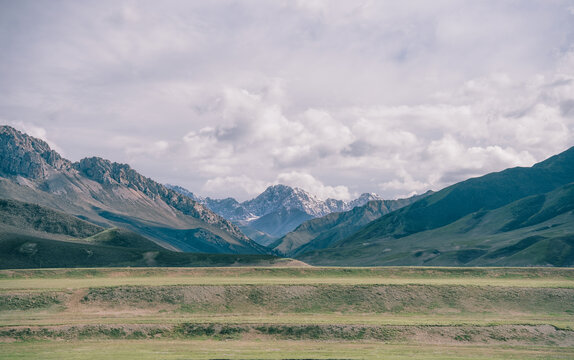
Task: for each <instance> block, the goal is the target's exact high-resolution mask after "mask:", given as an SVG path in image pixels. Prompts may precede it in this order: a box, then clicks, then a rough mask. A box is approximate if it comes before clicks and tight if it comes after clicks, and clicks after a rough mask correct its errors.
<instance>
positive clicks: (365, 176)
mask: <svg viewBox="0 0 574 360" xmlns="http://www.w3.org/2000/svg"><path fill="white" fill-rule="evenodd" d="M0 48H1V49H2V50H1V51H0V94H2V95H1V96H0V124H7V125H11V126H14V127H16V128H17V129H19V130H21V131H25V132H27V133H28V134H30V135H33V136H36V137H40V138H42V139H44V140H46V141H47V142H48V143H49V144H50V145H51V146H52V147H53V148H54V149H55V150H56V151H58V152H60V153H61V154H62V155H63V156H64V157H66V158H68V159H70V160H72V161H78V160H80V159H81V158H84V157H87V156H100V157H103V158H106V159H109V160H111V161H115V162H120V163H128V164H130V165H131V166H132V167H133V168H134V169H136V170H137V171H139V172H140V173H142V174H143V175H145V176H148V177H151V178H152V179H154V180H156V181H159V182H161V183H171V184H176V185H180V186H183V187H185V188H187V189H189V190H190V191H192V192H194V193H196V194H199V195H202V196H210V197H214V198H224V197H228V196H231V197H235V198H237V199H238V200H246V199H250V198H252V197H254V196H256V195H257V194H259V193H261V192H262V191H263V190H264V189H265V188H266V187H267V186H269V185H272V184H278V183H282V184H286V185H291V186H297V187H300V188H303V189H305V190H307V191H309V192H311V193H313V194H315V195H317V196H318V197H320V198H328V197H332V198H338V199H343V200H349V199H352V198H355V197H357V196H358V195H359V194H361V193H364V192H374V193H377V194H379V195H381V196H383V197H384V198H388V199H393V198H397V197H404V196H409V195H411V194H415V193H423V192H425V191H427V190H429V189H432V190H440V189H441V188H443V187H445V186H448V185H451V184H453V183H456V182H459V181H462V180H465V179H467V178H470V177H475V176H480V175H483V174H486V173H489V172H493V171H500V170H502V169H505V168H508V167H514V166H531V165H532V164H534V163H536V162H538V161H541V160H544V159H545V158H547V157H549V156H551V155H554V154H557V153H559V152H562V151H564V150H566V149H567V148H569V147H571V146H574V0H572V1H566V0H564V1H561V0H539V1H531V0H521V1H515V0H491V1H489V0H485V1H442V0H433V1H414V0H409V1H398V0H397V1H385V0H372V1H371V0H365V1H361V0H348V1H338V0H329V1H327V0H325V1H323V0H309V1H303V0H301V1H296V0H292V1H282V0H277V1H268V0H253V1H249V0H245V1H224V0H215V1H203V0H197V1H195V0H181V1H177V0H162V1H157V0H139V1H129V0H112V1H109V0H84V1H76V0H65V1H64V0H51V1H49V2H48V1H41V0H34V1H31V0H0Z"/></svg>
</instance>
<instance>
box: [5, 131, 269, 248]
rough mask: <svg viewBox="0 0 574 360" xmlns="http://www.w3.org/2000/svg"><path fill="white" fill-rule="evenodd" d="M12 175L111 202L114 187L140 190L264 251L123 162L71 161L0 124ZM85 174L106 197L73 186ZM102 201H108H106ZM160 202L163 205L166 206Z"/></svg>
mask: <svg viewBox="0 0 574 360" xmlns="http://www.w3.org/2000/svg"><path fill="white" fill-rule="evenodd" d="M61 175H64V176H61ZM12 176H19V177H21V178H25V179H27V180H31V183H33V184H36V185H37V186H38V189H39V190H41V191H44V190H45V189H51V188H52V187H53V186H54V184H60V185H61V184H67V185H70V184H71V185H70V187H72V188H73V189H74V190H73V191H80V192H82V191H83V193H82V194H83V195H86V196H88V197H92V198H94V199H97V201H100V200H101V199H106V198H107V199H112V201H113V198H114V196H115V194H116V192H115V191H114V190H115V189H114V188H115V187H118V188H122V189H132V190H134V191H135V192H137V193H138V194H139V195H138V196H140V195H141V198H145V197H147V198H148V199H151V200H152V201H159V202H160V203H158V208H166V211H167V212H170V213H172V212H171V211H170V210H167V208H168V207H170V208H172V209H173V210H174V212H175V213H177V212H178V211H179V212H181V213H183V214H185V215H188V216H190V217H193V218H195V219H198V220H200V221H202V222H204V223H206V224H209V225H211V226H212V227H215V228H218V229H221V230H223V231H225V232H227V233H228V234H229V235H231V237H232V238H233V239H234V240H233V241H238V243H242V244H243V245H245V246H246V247H251V248H253V249H254V252H263V250H262V248H260V247H259V246H258V245H257V244H255V243H253V242H252V241H251V240H249V238H247V237H246V236H245V235H244V234H243V233H242V232H241V231H240V230H239V229H238V228H237V227H236V226H235V225H233V224H232V223H231V222H229V221H228V220H226V219H224V218H223V217H221V216H219V215H217V214H215V213H214V212H213V211H211V210H209V209H208V208H207V207H205V206H204V205H202V204H200V203H198V202H196V201H194V200H192V199H190V198H189V197H187V196H184V195H182V194H180V193H178V192H175V191H173V190H171V189H168V188H166V187H165V186H164V185H162V184H159V183H157V182H155V181H154V180H152V179H150V178H147V177H145V176H142V175H141V174H139V173H138V172H137V171H135V170H134V169H132V168H131V167H130V166H129V165H127V164H119V163H115V162H111V161H109V160H105V159H102V158H99V157H90V158H85V159H82V160H80V161H79V162H76V163H72V162H70V161H69V160H66V159H64V158H62V157H61V156H60V155H59V154H58V153H57V152H55V151H53V150H52V149H51V148H50V146H49V145H48V144H47V143H46V142H45V141H42V140H40V139H36V138H34V137H31V136H29V135H27V134H24V133H21V132H20V131H18V130H16V129H14V128H12V127H9V126H0V177H12ZM83 179H86V180H87V179H89V180H92V181H95V182H97V183H99V184H101V185H102V186H103V188H104V189H105V190H104V191H105V192H106V193H107V194H108V195H106V196H107V197H106V196H103V197H102V196H100V195H101V194H97V191H96V192H92V189H90V186H86V185H85V184H84V185H82V186H79V187H78V186H76V185H78V184H82V183H83V182H84V181H83ZM69 190H70V189H69V188H65V189H63V190H62V191H59V192H52V193H54V194H60V195H61V194H67V193H68V191H69ZM107 190H112V191H107ZM110 196H111V198H110ZM116 200H120V198H116ZM103 201H104V202H105V203H106V204H108V203H107V200H103ZM120 201H121V200H120ZM161 202H163V203H165V204H167V207H166V206H165V205H164V204H161ZM147 204H149V202H148V203H147ZM160 213H161V211H160ZM128 215H129V214H128Z"/></svg>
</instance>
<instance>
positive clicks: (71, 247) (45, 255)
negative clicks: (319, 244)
mask: <svg viewBox="0 0 574 360" xmlns="http://www.w3.org/2000/svg"><path fill="white" fill-rule="evenodd" d="M118 235H120V236H115V237H114V238H113V239H111V240H109V241H108V242H111V243H122V242H126V241H130V240H129V237H131V236H128V239H127V240H126V239H125V237H123V238H122V236H121V235H122V234H121V233H119V234H118ZM124 235H125V234H124ZM105 236H106V237H107V236H108V235H105ZM280 261H281V259H278V258H276V257H273V256H269V255H231V254H197V253H182V252H173V251H168V250H150V249H149V248H147V249H146V248H143V249H142V248H128V247H120V246H108V245H94V244H89V243H83V242H69V241H58V240H51V239H43V238H39V237H34V236H27V235H20V234H6V233H3V234H1V235H0V268H2V269H31V268H73V267H118V266H132V267H135V266H138V267H140V266H241V265H271V264H274V263H275V262H280Z"/></svg>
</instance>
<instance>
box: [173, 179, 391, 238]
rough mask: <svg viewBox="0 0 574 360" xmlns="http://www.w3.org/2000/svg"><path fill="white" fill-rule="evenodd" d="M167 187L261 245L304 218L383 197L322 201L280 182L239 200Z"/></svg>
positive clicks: (281, 234) (329, 212)
mask: <svg viewBox="0 0 574 360" xmlns="http://www.w3.org/2000/svg"><path fill="white" fill-rule="evenodd" d="M166 186H167V187H168V188H170V189H172V190H174V191H177V192H179V193H180V194H183V195H185V196H188V197H190V198H191V199H194V200H195V201H198V202H200V203H202V204H204V205H205V206H206V207H208V208H209V209H211V210H212V211H213V212H215V213H217V214H219V215H221V216H222V217H224V218H226V219H228V220H231V221H232V222H233V223H234V224H236V225H237V226H238V227H239V228H240V229H241V230H242V231H243V232H244V233H245V234H247V236H249V237H250V238H251V239H253V240H255V241H256V242H258V243H260V244H261V245H269V244H271V243H272V242H274V241H276V240H277V239H278V238H279V237H281V236H283V235H285V234H287V233H289V232H291V231H292V230H294V229H295V228H296V227H298V226H299V225H301V224H302V223H303V222H305V221H307V220H310V219H314V218H318V217H322V216H325V215H327V214H331V213H334V212H344V211H349V210H351V209H353V208H355V207H357V206H362V205H364V204H366V203H367V202H369V201H372V200H382V198H381V197H380V196H378V195H377V194H373V193H364V194H362V195H361V196H359V197H358V198H357V199H355V200H352V201H343V200H337V199H327V200H321V199H319V198H317V197H316V196H314V195H312V194H310V193H308V192H306V191H305V190H303V189H300V188H293V187H290V186H286V185H281V184H279V185H273V186H269V187H268V188H267V189H266V190H265V191H264V192H263V193H261V194H260V195H258V196H257V197H255V198H253V199H251V200H247V201H244V202H241V203H240V202H238V201H237V200H235V199H233V198H226V199H212V198H209V197H205V198H204V197H201V196H197V195H195V194H194V193H192V192H191V191H189V190H187V189H185V188H183V187H181V186H175V185H169V184H168V185H166Z"/></svg>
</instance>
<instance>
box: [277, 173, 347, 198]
mask: <svg viewBox="0 0 574 360" xmlns="http://www.w3.org/2000/svg"><path fill="white" fill-rule="evenodd" d="M276 182H277V183H279V184H285V185H289V186H292V187H298V188H301V189H303V190H305V191H307V192H310V193H311V194H313V195H315V196H317V197H318V198H320V199H328V198H333V199H341V200H350V199H351V198H352V196H351V194H350V193H349V189H348V188H347V187H346V186H342V185H339V186H326V185H324V184H323V183H322V182H321V181H319V180H317V179H316V178H315V177H313V176H312V175H311V174H309V173H301V172H297V171H291V172H288V173H281V174H279V175H278V176H277V180H276Z"/></svg>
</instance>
